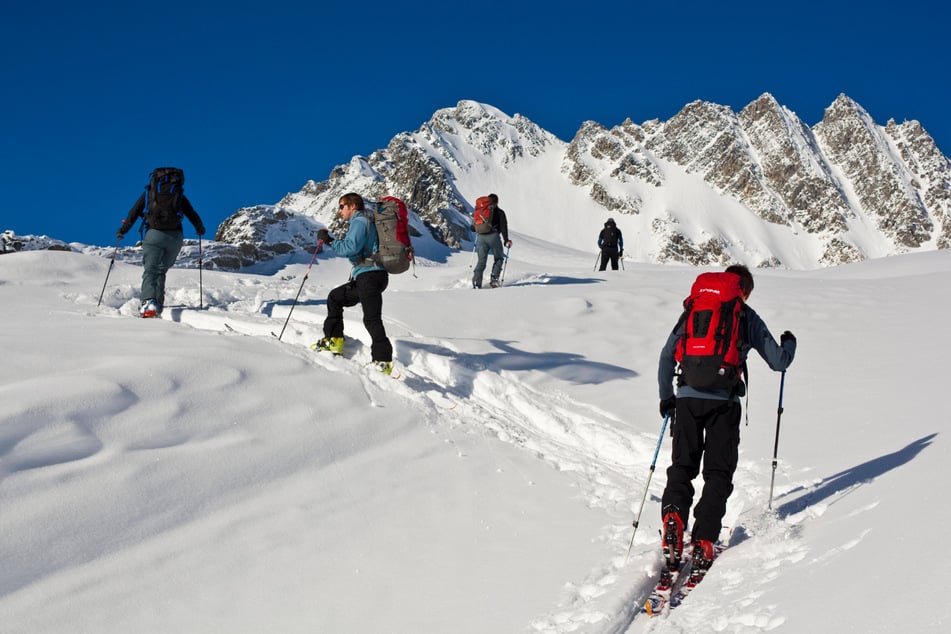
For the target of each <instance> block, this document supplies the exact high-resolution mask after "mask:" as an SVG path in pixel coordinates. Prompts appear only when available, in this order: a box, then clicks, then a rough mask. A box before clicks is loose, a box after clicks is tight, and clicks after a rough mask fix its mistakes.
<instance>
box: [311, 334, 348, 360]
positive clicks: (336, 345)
mask: <svg viewBox="0 0 951 634" xmlns="http://www.w3.org/2000/svg"><path fill="white" fill-rule="evenodd" d="M310 349H311V350H313V351H315V352H332V353H334V355H335V356H340V355H341V354H343V337H324V338H323V339H321V340H320V341H318V342H316V343H312V344H310Z"/></svg>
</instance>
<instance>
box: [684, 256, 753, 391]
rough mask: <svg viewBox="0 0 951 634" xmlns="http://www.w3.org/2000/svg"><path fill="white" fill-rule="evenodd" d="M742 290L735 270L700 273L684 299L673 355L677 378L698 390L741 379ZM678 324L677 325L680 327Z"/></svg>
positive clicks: (725, 385) (725, 386) (721, 387)
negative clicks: (676, 365) (677, 339)
mask: <svg viewBox="0 0 951 634" xmlns="http://www.w3.org/2000/svg"><path fill="white" fill-rule="evenodd" d="M743 306H744V304H743V290H742V289H741V288H740V276H739V275H736V274H735V273H702V274H700V275H699V276H698V277H697V279H696V281H695V282H694V283H693V286H692V287H691V289H690V296H689V297H687V299H685V300H684V313H683V315H682V316H681V318H680V319H681V323H683V327H684V332H683V336H682V337H681V340H680V342H679V343H678V344H677V349H676V352H675V353H674V357H675V358H676V359H677V362H678V363H679V364H680V380H681V381H682V382H683V383H684V384H686V385H689V386H690V387H694V388H697V389H701V390H733V389H734V388H736V386H737V384H738V383H739V382H740V378H741V373H742V371H743V363H742V362H741V360H740V331H741V328H740V321H741V313H742V311H743ZM679 325H680V324H678V327H679Z"/></svg>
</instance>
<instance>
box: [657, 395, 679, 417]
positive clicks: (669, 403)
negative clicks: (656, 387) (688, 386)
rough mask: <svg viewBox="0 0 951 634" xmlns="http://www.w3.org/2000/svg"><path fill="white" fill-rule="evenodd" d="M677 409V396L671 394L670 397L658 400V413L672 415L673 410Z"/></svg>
mask: <svg viewBox="0 0 951 634" xmlns="http://www.w3.org/2000/svg"><path fill="white" fill-rule="evenodd" d="M676 410H677V397H676V396H671V397H670V398H665V399H662V400H661V402H660V415H661V416H673V415H674V412H675V411H676Z"/></svg>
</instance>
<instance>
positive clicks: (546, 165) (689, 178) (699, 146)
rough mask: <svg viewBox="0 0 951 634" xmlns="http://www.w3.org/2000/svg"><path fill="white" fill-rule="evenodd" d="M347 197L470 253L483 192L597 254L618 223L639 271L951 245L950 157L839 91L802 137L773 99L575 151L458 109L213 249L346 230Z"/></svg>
mask: <svg viewBox="0 0 951 634" xmlns="http://www.w3.org/2000/svg"><path fill="white" fill-rule="evenodd" d="M348 191H357V192H361V193H364V194H366V195H367V196H369V197H374V196H378V195H382V194H384V193H389V194H393V195H396V196H400V197H402V198H403V199H404V200H406V201H407V203H408V204H409V206H410V207H411V208H412V209H413V210H414V211H415V217H414V228H415V231H416V233H417V234H418V236H420V237H422V236H426V237H427V238H430V237H431V238H432V239H433V240H434V241H435V242H436V243H439V244H443V245H446V246H448V247H451V248H460V247H461V248H466V247H467V243H469V242H470V241H471V239H472V234H471V233H470V231H469V216H470V214H471V211H472V204H473V202H474V200H475V198H476V197H478V196H479V195H483V194H485V193H488V192H490V191H493V192H495V193H497V194H499V196H500V198H501V201H500V203H501V206H502V207H503V208H504V209H506V211H507V213H508V216H509V222H510V225H511V227H512V228H513V229H515V230H518V231H520V232H522V233H525V234H529V235H532V236H535V237H538V238H541V239H544V240H548V241H551V242H555V243H568V244H573V245H575V246H585V245H586V244H590V245H591V248H593V249H596V246H595V242H596V236H597V233H598V231H599V230H600V227H601V226H602V223H603V222H604V221H605V220H606V219H607V218H608V217H609V216H610V217H614V218H615V220H616V221H617V222H618V225H619V226H620V227H621V229H622V230H623V231H624V234H625V245H626V249H625V252H626V255H627V256H628V257H629V258H632V259H635V260H638V261H644V262H673V261H679V262H689V263H692V264H722V263H725V262H727V261H741V262H744V263H747V264H749V265H752V266H757V267H762V266H780V267H786V268H793V269H804V268H815V267H817V266H828V265H833V264H838V263H844V262H853V261H859V260H864V259H868V258H877V257H883V256H887V255H892V254H897V253H906V252H910V251H919V250H932V249H936V248H937V249H940V248H947V247H948V246H949V244H951V222H949V221H948V215H949V210H951V162H949V160H948V159H947V157H945V156H944V155H943V154H942V153H941V151H940V150H939V149H938V147H937V145H936V144H935V143H934V141H933V139H931V137H930V136H929V135H928V133H927V132H926V131H925V130H924V128H923V127H922V126H921V125H920V124H919V123H918V122H917V121H909V122H905V123H901V124H897V123H895V121H893V120H890V121H889V122H888V123H887V124H886V125H885V126H880V125H878V124H876V123H875V122H874V121H873V120H872V118H871V117H870V116H869V114H868V113H867V112H866V111H865V110H864V109H863V108H862V107H861V106H860V105H859V104H857V103H856V102H855V101H853V100H852V99H850V98H849V97H847V96H845V95H840V96H839V97H838V98H837V99H836V100H835V101H834V102H833V103H832V105H831V106H829V108H828V109H827V110H826V112H825V116H824V117H823V119H822V121H821V122H819V123H818V124H816V125H815V126H813V127H812V128H810V127H809V126H807V125H805V124H804V123H803V122H802V121H801V120H800V119H799V118H798V117H797V116H796V115H795V113H793V112H791V111H790V110H789V109H787V108H785V107H783V106H782V105H780V104H779V103H778V102H777V101H776V100H775V99H774V98H773V97H772V96H771V95H769V94H763V95H762V96H761V97H760V98H759V99H757V100H756V101H754V102H753V103H750V104H749V105H748V106H746V107H745V108H743V110H742V111H740V112H739V113H735V112H733V111H732V110H731V109H730V108H728V107H726V106H720V105H717V104H712V103H708V102H703V101H696V102H694V103H691V104H688V105H687V106H685V107H684V108H683V110H681V111H680V112H679V113H678V114H677V115H675V116H674V117H672V118H671V119H670V120H669V121H658V120H652V121H648V122H645V123H643V124H641V125H637V124H635V123H633V122H632V121H630V120H627V121H625V122H623V123H622V124H621V125H619V126H616V127H614V128H610V129H608V128H605V127H604V126H602V125H600V124H598V123H595V122H590V121H589V122H586V123H584V124H583V125H582V126H581V128H580V129H579V130H578V133H577V134H576V135H575V138H574V139H572V140H571V141H570V142H564V141H561V140H560V139H558V138H557V137H555V136H554V135H552V134H551V133H549V132H546V131H545V130H543V129H541V128H540V127H539V126H537V125H536V124H534V123H532V122H531V121H530V120H528V119H526V118H525V117H523V116H521V115H518V114H516V115H514V116H508V115H506V114H505V113H503V112H501V111H499V110H498V109H496V108H494V107H492V106H489V105H486V104H480V103H476V102H473V101H462V102H460V103H459V104H458V105H457V106H456V107H455V108H447V109H442V110H439V111H437V112H436V113H435V114H434V115H433V117H432V119H430V120H429V121H428V122H426V123H425V124H423V125H422V126H421V127H420V128H419V129H418V130H417V131H415V132H411V133H410V132H404V133H401V134H399V135H397V136H396V137H394V138H393V139H392V140H391V141H390V143H389V144H388V145H387V147H386V148H385V149H382V150H377V151H376V152H374V153H372V154H371V155H370V156H367V157H364V156H355V157H353V159H352V160H351V161H350V162H349V163H348V164H347V165H341V166H338V167H337V168H335V169H334V170H333V171H332V172H331V174H330V176H329V177H328V179H327V180H324V181H320V182H316V181H308V182H307V183H306V184H305V185H304V187H303V188H302V189H301V190H300V191H299V192H296V193H291V194H288V195H287V196H285V197H284V198H283V199H281V200H280V201H279V202H278V203H277V204H276V205H274V206H258V207H251V208H246V209H241V210H239V211H238V212H237V213H236V214H234V215H233V216H231V217H230V218H228V219H227V220H225V222H223V223H222V224H221V226H220V227H219V230H218V233H217V236H216V237H217V240H219V241H221V242H224V243H228V244H232V245H242V246H241V249H243V253H244V254H245V257H244V260H242V262H243V263H244V264H249V263H251V262H254V261H258V260H260V259H261V258H267V257H270V256H271V255H272V254H279V253H282V252H284V251H286V250H287V249H289V248H297V247H304V246H307V245H312V244H313V243H314V242H315V238H314V233H315V232H316V230H317V229H318V228H320V227H321V226H323V225H328V226H330V227H331V228H332V229H339V228H340V227H339V224H340V221H339V218H338V217H337V215H336V205H335V203H336V200H337V199H338V198H339V196H340V195H342V194H343V193H346V192H348ZM579 240H581V241H586V242H580V243H579ZM427 242H428V240H427ZM231 264H232V265H233V263H231ZM220 265H221V266H223V267H224V268H230V266H229V263H227V262H225V261H221V262H220Z"/></svg>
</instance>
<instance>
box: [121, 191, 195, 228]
mask: <svg viewBox="0 0 951 634" xmlns="http://www.w3.org/2000/svg"><path fill="white" fill-rule="evenodd" d="M182 213H183V214H185V217H186V218H188V221H189V222H191V223H192V226H193V227H195V231H197V232H198V234H199V235H201V234H203V233H205V226H204V224H203V223H202V221H201V218H200V217H199V216H198V212H196V211H195V209H194V208H193V207H192V204H191V202H189V200H188V198H186V197H185V195H184V194H182ZM144 215H145V192H143V193H142V194H141V195H140V196H139V199H138V200H137V201H135V204H134V205H132V209H130V210H129V215H127V216H126V217H125V220H123V221H122V227H121V228H120V229H119V232H120V233H121V234H122V235H125V234H126V233H128V232H129V229H131V228H132V226H133V225H135V221H136V220H138V219H139V218H140V217H142V216H144ZM181 228H182V224H181V222H179V223H178V228H177V229H166V231H178V230H181Z"/></svg>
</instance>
